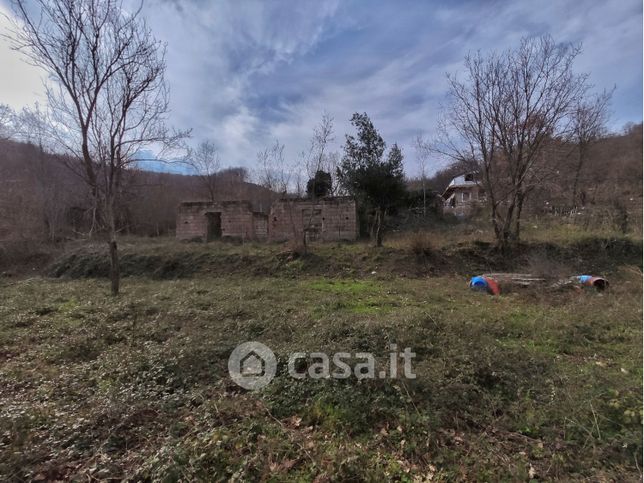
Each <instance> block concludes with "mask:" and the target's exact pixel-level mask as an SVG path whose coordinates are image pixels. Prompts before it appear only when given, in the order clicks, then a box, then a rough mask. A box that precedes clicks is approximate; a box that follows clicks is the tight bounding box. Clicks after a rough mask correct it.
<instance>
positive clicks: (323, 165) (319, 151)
mask: <svg viewBox="0 0 644 483" xmlns="http://www.w3.org/2000/svg"><path fill="white" fill-rule="evenodd" d="M333 139H334V138H333V118H332V117H331V116H330V115H329V114H327V113H324V114H323V115H322V120H321V121H320V124H318V125H317V126H315V127H314V128H313V136H312V137H311V141H310V144H309V150H308V152H307V153H306V154H305V155H304V156H303V157H304V160H305V167H306V173H307V176H308V180H309V181H308V182H307V189H306V191H307V194H308V196H309V197H310V198H311V199H312V200H313V201H315V199H316V198H317V191H318V190H317V189H316V188H317V187H316V183H317V182H319V178H320V176H319V175H320V173H326V174H328V175H329V179H330V181H331V183H332V179H331V173H330V172H329V171H328V170H329V164H328V163H329V161H328V158H329V153H328V147H329V144H330V143H331V142H333ZM309 188H310V189H309ZM315 217H316V210H315V209H314V208H311V209H309V210H308V211H307V212H306V214H305V213H302V218H303V219H302V224H303V227H302V228H303V230H302V245H303V247H304V253H306V252H307V251H308V241H309V237H312V238H314V237H315V236H316V235H317V233H314V232H315V231H316V230H317V228H316V227H315V226H314V224H315V223H314V222H315V221H316V220H315Z"/></svg>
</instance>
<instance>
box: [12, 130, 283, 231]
mask: <svg viewBox="0 0 644 483" xmlns="http://www.w3.org/2000/svg"><path fill="white" fill-rule="evenodd" d="M65 161H69V159H65V158H64V157H62V156H58V155H52V154H49V153H46V152H43V151H42V150H41V149H40V148H39V147H38V146H35V145H33V144H28V143H21V142H15V141H10V140H0V241H6V240H16V241H18V240H33V239H50V240H55V239H60V238H68V237H74V236H77V235H78V234H79V233H83V232H87V231H88V230H89V228H90V226H91V213H92V206H91V202H90V198H89V197H88V196H87V192H86V186H85V184H84V183H83V181H82V180H80V179H79V178H78V176H77V175H76V174H75V173H74V172H73V171H72V170H70V169H69V168H68V167H67V166H66V165H65ZM246 178H247V174H246V172H245V170H243V169H241V168H230V169H226V170H223V171H222V172H221V174H220V175H219V176H218V177H217V180H216V186H217V189H216V199H217V200H231V199H232V200H248V201H250V202H251V203H252V204H253V207H254V209H255V210H257V211H263V212H268V210H269V208H270V203H271V201H272V200H273V199H274V198H275V196H276V195H275V193H273V192H272V191H270V190H268V189H266V188H264V187H262V186H259V185H257V184H254V183H250V182H248V181H247V180H246ZM206 193H207V191H206V190H205V189H204V187H203V186H202V183H201V181H200V180H199V178H198V177H197V176H193V175H182V174H174V173H163V172H156V171H147V170H141V169H131V170H128V172H127V176H126V179H125V182H124V192H123V196H122V203H121V206H120V213H119V220H120V225H121V231H122V232H123V233H133V234H140V235H150V236H153V235H161V234H165V233H168V232H171V231H172V230H174V226H175V225H174V224H175V213H176V207H177V206H178V204H179V203H180V202H181V201H185V200H201V199H207V195H206Z"/></svg>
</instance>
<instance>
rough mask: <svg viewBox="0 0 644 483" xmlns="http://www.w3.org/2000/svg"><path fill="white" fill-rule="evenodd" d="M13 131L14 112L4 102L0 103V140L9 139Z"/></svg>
mask: <svg viewBox="0 0 644 483" xmlns="http://www.w3.org/2000/svg"><path fill="white" fill-rule="evenodd" d="M14 132H15V113H14V112H13V110H12V109H11V108H10V107H9V106H7V105H6V104H0V141H1V140H5V139H9V138H11V137H12V136H13V134H14Z"/></svg>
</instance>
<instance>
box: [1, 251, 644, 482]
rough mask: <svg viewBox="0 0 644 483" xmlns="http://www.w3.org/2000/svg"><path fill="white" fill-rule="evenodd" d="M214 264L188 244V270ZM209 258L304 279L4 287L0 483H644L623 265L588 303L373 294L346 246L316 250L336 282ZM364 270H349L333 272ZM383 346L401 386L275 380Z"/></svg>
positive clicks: (555, 298)
mask: <svg viewBox="0 0 644 483" xmlns="http://www.w3.org/2000/svg"><path fill="white" fill-rule="evenodd" d="M208 247H210V250H212V248H213V245H210V246H205V247H204V246H195V247H194V248H193V247H188V248H189V250H190V251H191V252H192V253H193V255H191V256H194V257H197V259H198V257H201V256H215V255H209V252H208ZM124 248H125V250H124V251H127V250H131V253H135V250H134V248H133V247H127V246H126V247H124ZM157 248H160V245H159V247H157ZM217 249H218V250H219V249H220V250H221V251H220V252H219V253H218V254H216V256H217V257H227V256H230V257H237V258H238V260H232V259H231V260H232V261H231V263H238V264H240V266H243V265H244V264H245V263H248V262H244V257H245V256H246V257H260V258H261V259H262V260H266V261H267V263H268V261H270V260H272V262H271V263H275V264H282V265H279V266H287V265H289V264H293V263H300V264H301V265H300V266H298V268H297V269H294V270H293V272H292V273H290V272H288V271H284V270H282V269H280V270H281V271H278V272H277V274H278V275H279V276H275V275H271V274H270V272H267V273H264V274H261V273H260V272H259V271H258V272H256V273H254V274H251V275H244V274H242V273H241V269H240V272H239V273H238V272H235V271H232V270H228V271H225V272H224V273H217V272H216V271H213V272H211V273H208V274H203V273H201V274H200V273H194V274H192V275H191V277H190V278H178V279H176V280H167V279H162V278H159V279H150V278H146V277H128V278H126V279H125V280H124V283H123V294H122V295H121V296H120V297H118V298H110V297H109V296H107V293H108V284H107V281H105V280H102V279H94V278H89V279H76V280H52V279H39V278H36V279H31V280H23V281H17V282H11V283H7V282H6V281H5V282H4V285H3V286H2V287H1V288H0V290H1V292H0V293H1V294H2V295H1V297H2V298H1V299H0V329H1V330H0V404H1V406H0V407H1V408H2V409H1V411H2V412H1V418H0V478H1V479H3V480H33V479H36V480H44V479H47V480H50V479H51V480H53V479H76V480H83V479H131V480H166V481H175V480H179V479H183V480H193V479H204V480H211V481H212V480H228V479H238V480H245V481H248V480H257V479H260V480H262V479H263V480H272V481H283V480H292V481H307V480H313V479H316V478H317V481H329V480H334V481H346V480H354V481H355V480H376V481H383V480H386V479H393V480H399V481H429V480H430V479H433V480H434V481H443V480H470V481H471V480H490V481H496V480H526V479H529V478H532V477H534V478H540V479H566V480H575V479H577V480H582V479H593V480H611V479H612V480H615V481H633V480H637V479H638V478H640V477H641V474H640V470H639V468H642V460H641V454H642V443H641V439H642V426H641V423H642V410H641V408H642V399H641V394H642V383H641V381H642V349H641V348H642V325H641V320H642V305H641V293H642V283H641V280H642V274H641V270H640V269H639V268H636V267H632V266H630V267H629V266H622V267H618V266H614V269H613V271H612V273H611V282H612V286H611V287H612V288H611V290H610V292H607V293H604V294H597V293H593V292H583V293H577V292H574V291H571V292H562V293H552V294H541V293H539V292H518V293H512V294H508V295H504V296H502V297H496V298H495V297H488V296H485V295H481V294H475V293H472V292H470V291H469V290H468V289H467V286H466V278H465V277H463V276H459V275H450V274H442V275H440V276H436V277H430V278H427V277H420V276H416V277H402V276H394V275H393V272H389V273H388V274H386V276H383V273H382V266H383V265H386V264H387V263H389V262H388V261H386V260H384V259H378V258H377V257H378V256H382V253H383V252H380V253H381V255H378V254H377V253H375V252H373V253H372V252H370V251H365V250H367V249H366V248H363V247H360V246H355V245H348V246H340V247H338V246H334V245H329V246H323V247H322V248H320V249H319V250H316V252H317V256H320V257H326V256H329V257H331V256H332V254H333V253H336V254H337V253H339V255H337V256H336V258H334V260H335V262H334V263H337V266H342V265H343V264H344V263H347V265H348V266H349V267H353V269H351V270H345V271H339V273H338V275H340V276H337V277H333V278H329V277H326V276H321V275H316V274H315V273H314V274H312V275H311V274H309V275H305V273H306V271H305V270H306V268H307V267H306V265H302V264H307V263H310V261H309V260H302V259H296V260H292V261H289V262H284V261H280V259H279V257H280V248H279V247H275V246H259V247H254V246H252V247H232V246H230V247H229V246H224V245H222V246H221V247H219V246H218V245H217ZM151 250H152V249H151ZM164 250H169V251H172V250H177V251H176V253H177V254H179V255H180V256H184V255H183V254H185V251H186V246H185V245H182V244H176V245H174V244H171V245H170V246H169V247H166V248H164ZM193 250H194V251H193ZM240 250H248V253H247V254H244V253H243V252H240ZM167 253H168V252H167V251H164V252H163V253H162V254H160V253H157V254H159V255H160V256H161V255H163V256H166V254H167ZM384 253H385V254H386V253H387V252H386V251H385V252H384ZM395 253H398V252H394V254H395ZM364 254H367V256H368V259H367V260H363V261H362V262H363V263H365V264H366V265H368V266H367V267H365V269H364V270H361V271H360V273H358V271H357V270H355V267H356V266H357V264H356V262H355V261H353V262H352V263H349V262H350V261H351V259H355V258H356V257H360V256H362V255H364ZM218 260H221V258H218ZM413 260H415V261H414V263H417V264H420V263H421V261H420V260H418V259H417V258H413ZM262 263H263V262H262ZM378 264H380V265H378ZM251 266H253V267H256V266H257V265H251ZM374 271H375V272H376V273H375V274H372V272H374ZM303 274H304V275H303ZM259 275H261V276H259ZM249 340H258V341H261V342H263V343H265V344H267V345H269V346H270V347H271V348H272V349H273V350H274V351H275V353H276V355H277V357H278V360H279V361H280V367H279V369H278V375H277V377H276V378H275V379H274V380H273V382H272V383H271V384H270V385H269V386H267V387H266V388H265V389H263V390H262V391H260V392H253V393H249V392H245V391H244V390H242V389H241V388H239V387H237V386H236V385H235V384H234V383H233V382H232V381H231V380H230V379H229V378H228V375H227V358H228V355H229V354H230V352H231V350H232V349H233V348H234V347H235V346H236V345H237V344H239V343H241V342H245V341H249ZM394 343H395V344H397V345H398V347H401V348H402V347H406V346H409V347H411V348H412V349H413V350H414V352H416V354H417V356H416V358H415V359H414V366H413V367H414V372H415V373H416V376H417V377H416V379H413V380H403V379H397V380H380V379H377V380H362V381H357V380H356V379H355V378H351V379H349V380H346V381H337V380H332V379H331V380H326V379H324V380H313V379H304V380H293V379H291V378H290V377H289V376H288V375H287V374H286V371H285V368H284V365H285V361H286V359H287V357H288V354H289V353H291V352H293V351H305V352H310V351H330V352H332V351H337V350H342V351H346V352H351V353H355V352H364V351H369V352H372V353H373V354H374V355H375V356H376V358H377V360H378V361H379V362H383V361H385V360H386V358H387V357H388V353H389V345H390V344H394Z"/></svg>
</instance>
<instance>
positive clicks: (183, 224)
mask: <svg viewBox="0 0 644 483" xmlns="http://www.w3.org/2000/svg"><path fill="white" fill-rule="evenodd" d="M208 213H220V217H221V233H220V236H221V238H235V239H241V240H265V239H266V228H265V226H266V221H265V220H266V215H265V214H263V213H256V212H253V210H252V205H251V204H250V203H249V202H248V201H224V202H221V203H218V202H210V201H188V202H184V203H181V204H180V205H179V209H178V211H177V232H176V237H177V239H178V240H201V241H206V240H207V238H208V217H207V214H208ZM261 220H264V226H262V222H261Z"/></svg>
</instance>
